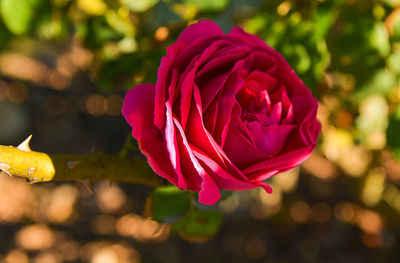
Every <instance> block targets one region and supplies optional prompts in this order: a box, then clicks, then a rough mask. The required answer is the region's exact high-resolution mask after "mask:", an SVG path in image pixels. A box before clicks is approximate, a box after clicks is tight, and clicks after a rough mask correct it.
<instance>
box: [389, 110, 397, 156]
mask: <svg viewBox="0 0 400 263" xmlns="http://www.w3.org/2000/svg"><path fill="white" fill-rule="evenodd" d="M399 134H400V107H398V108H397V110H396V111H395V112H394V114H393V115H392V117H391V118H390V120H389V126H388V128H387V131H386V136H387V144H388V146H389V148H391V149H392V151H393V153H394V156H395V157H396V158H397V159H400V136H399Z"/></svg>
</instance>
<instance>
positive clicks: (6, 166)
mask: <svg viewBox="0 0 400 263" xmlns="http://www.w3.org/2000/svg"><path fill="white" fill-rule="evenodd" d="M9 170H10V165H9V164H7V163H0V171H1V172H3V173H5V174H7V175H8V176H10V177H12V175H11V174H10V172H9Z"/></svg>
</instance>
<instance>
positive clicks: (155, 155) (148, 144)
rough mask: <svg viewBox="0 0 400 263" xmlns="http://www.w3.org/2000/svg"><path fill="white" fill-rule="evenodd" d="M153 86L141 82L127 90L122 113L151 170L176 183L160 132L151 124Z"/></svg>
mask: <svg viewBox="0 0 400 263" xmlns="http://www.w3.org/2000/svg"><path fill="white" fill-rule="evenodd" d="M154 88H155V87H154V85H153V84H141V85H138V86H136V87H134V88H133V89H131V90H130V91H128V93H127V94H126V96H125V99H124V105H123V107H122V114H123V116H124V117H125V119H126V121H127V122H128V123H129V125H131V126H132V136H133V137H135V138H136V139H137V140H138V143H139V147H140V150H141V151H142V153H143V154H144V155H145V156H146V157H147V160H148V163H149V164H150V166H151V167H152V168H153V170H154V171H155V172H156V173H157V174H158V175H160V176H162V177H164V178H165V179H167V180H169V181H170V182H171V183H173V184H176V183H177V178H176V176H174V175H175V173H174V170H173V168H172V166H171V162H170V161H169V154H168V152H167V150H166V147H165V145H164V142H163V136H162V133H161V132H160V130H158V129H157V127H156V126H155V125H154V124H153V118H154V117H153V115H154V114H153V113H154V111H153V110H154Z"/></svg>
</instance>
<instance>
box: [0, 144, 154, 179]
mask: <svg viewBox="0 0 400 263" xmlns="http://www.w3.org/2000/svg"><path fill="white" fill-rule="evenodd" d="M28 143H29V141H28ZM21 145H22V144H21ZM21 145H20V146H18V147H13V146H2V145H0V172H1V171H2V172H3V173H6V174H8V175H10V176H21V177H25V178H26V179H27V181H29V182H32V183H36V182H45V181H66V180H68V181H69V180H72V181H74V180H86V179H87V180H90V181H97V180H108V181H117V182H130V183H137V184H145V185H152V186H156V185H158V184H159V179H158V177H157V176H155V174H154V173H153V172H152V170H151V168H150V167H149V166H148V165H147V163H146V162H145V161H142V160H135V161H132V160H128V159H126V158H124V159H123V158H119V157H116V156H111V155H108V154H105V153H102V152H97V153H94V154H91V155H68V154H46V153H42V152H35V151H31V150H30V149H29V148H28V149H26V148H23V149H22V148H21ZM21 149H22V150H21Z"/></svg>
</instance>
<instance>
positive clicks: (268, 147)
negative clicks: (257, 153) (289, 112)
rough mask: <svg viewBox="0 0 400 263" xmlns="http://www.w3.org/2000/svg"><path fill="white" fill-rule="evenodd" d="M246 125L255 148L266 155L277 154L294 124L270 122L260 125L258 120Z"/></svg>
mask: <svg viewBox="0 0 400 263" xmlns="http://www.w3.org/2000/svg"><path fill="white" fill-rule="evenodd" d="M247 126H248V127H249V130H250V131H251V133H252V135H253V138H254V142H255V144H256V146H257V148H258V149H260V150H261V151H262V152H264V153H265V154H266V155H268V156H272V155H275V154H278V153H279V152H280V151H281V150H282V148H283V146H284V145H285V143H286V142H287V138H288V136H289V134H290V132H291V131H292V130H293V129H294V128H295V126H294V125H289V124H284V125H278V124H271V125H269V126H266V127H262V126H261V125H260V123H259V122H250V123H248V124H247Z"/></svg>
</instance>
